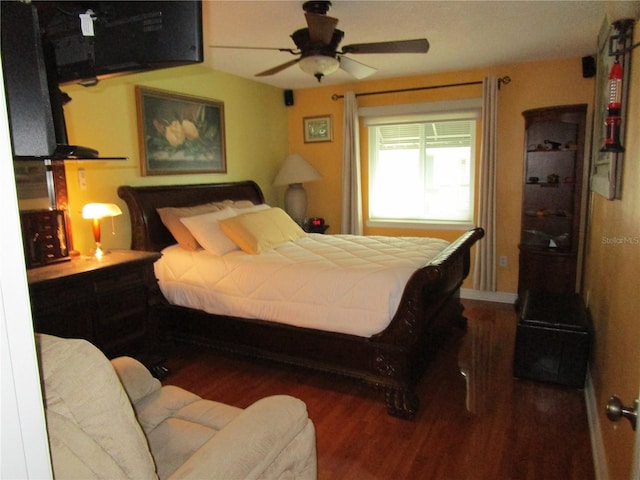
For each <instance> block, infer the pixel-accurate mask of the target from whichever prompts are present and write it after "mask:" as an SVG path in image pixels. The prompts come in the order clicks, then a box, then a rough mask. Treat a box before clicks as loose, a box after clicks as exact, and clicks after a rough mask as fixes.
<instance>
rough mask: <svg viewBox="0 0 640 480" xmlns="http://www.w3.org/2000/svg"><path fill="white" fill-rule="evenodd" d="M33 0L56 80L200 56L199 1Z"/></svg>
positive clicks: (85, 79)
mask: <svg viewBox="0 0 640 480" xmlns="http://www.w3.org/2000/svg"><path fill="white" fill-rule="evenodd" d="M34 3H36V6H37V8H38V11H39V17H40V24H41V28H42V31H43V42H45V43H47V42H48V43H50V44H51V45H52V47H53V50H54V51H55V61H56V70H57V76H58V82H59V83H60V84H67V83H84V84H91V83H95V82H96V81H97V80H99V79H103V78H107V77H110V76H114V75H121V74H125V73H132V72H138V71H144V70H155V69H159V68H167V67H174V66H179V65H188V64H192V63H199V62H202V61H203V46H202V2H201V1H187V0H185V1H141V2H129V1H102V2H101V1H97V2H95V1H67V2H34Z"/></svg>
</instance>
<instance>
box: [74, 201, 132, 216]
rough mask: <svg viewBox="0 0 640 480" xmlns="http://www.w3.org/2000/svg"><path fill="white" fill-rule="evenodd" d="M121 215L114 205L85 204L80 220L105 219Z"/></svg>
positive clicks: (120, 211)
mask: <svg viewBox="0 0 640 480" xmlns="http://www.w3.org/2000/svg"><path fill="white" fill-rule="evenodd" d="M118 215H122V210H120V207H118V205H116V204H115V203H87V204H86V205H85V206H84V207H82V218H105V217H117V216H118Z"/></svg>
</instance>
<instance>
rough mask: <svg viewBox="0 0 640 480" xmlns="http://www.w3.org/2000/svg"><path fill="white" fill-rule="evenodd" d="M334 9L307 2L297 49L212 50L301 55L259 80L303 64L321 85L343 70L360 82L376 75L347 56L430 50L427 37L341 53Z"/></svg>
mask: <svg viewBox="0 0 640 480" xmlns="http://www.w3.org/2000/svg"><path fill="white" fill-rule="evenodd" d="M330 8H331V2H330V1H325V0H312V1H307V2H304V3H303V5H302V9H303V10H304V12H305V14H304V16H305V18H306V21H307V27H306V28H301V29H299V30H296V31H295V32H293V34H292V35H291V38H292V39H293V42H294V43H295V44H296V47H297V48H296V49H293V48H271V47H231V46H217V45H212V47H214V48H241V49H251V50H278V51H280V52H289V53H291V54H293V55H299V57H298V58H296V59H294V60H289V61H288V62H286V63H283V64H281V65H278V66H276V67H273V68H270V69H269V70H265V71H264V72H260V73H258V74H256V77H266V76H270V75H275V74H276V73H279V72H281V71H283V70H285V69H287V68H289V67H291V66H293V65H295V64H299V66H300V69H301V70H302V71H304V72H305V73H308V74H310V75H313V76H314V77H316V78H317V79H318V82H320V81H322V78H323V77H325V76H326V75H331V74H332V73H334V72H335V71H336V70H338V68H341V69H342V70H344V71H346V72H347V73H349V74H351V75H353V76H354V77H355V78H357V79H362V78H365V77H368V76H369V75H372V74H374V73H375V72H376V69H375V68H373V67H370V66H368V65H365V64H363V63H360V62H357V61H355V60H353V59H351V58H349V57H346V56H345V55H346V54H360V53H427V52H428V51H429V42H428V41H427V39H426V38H420V39H414V40H396V41H390V42H374V43H354V44H351V45H345V46H343V47H342V49H341V50H338V47H339V45H340V42H341V41H342V38H343V37H344V32H343V31H342V30H338V29H337V28H336V26H337V25H338V19H337V18H333V17H329V16H327V12H328V11H329V9H330Z"/></svg>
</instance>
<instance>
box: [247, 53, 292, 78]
mask: <svg viewBox="0 0 640 480" xmlns="http://www.w3.org/2000/svg"><path fill="white" fill-rule="evenodd" d="M299 61H300V59H299V58H296V59H295V60H289V61H288V62H287V63H283V64H282V65H278V66H277V67H273V68H270V69H269V70H265V71H264V72H260V73H256V77H268V76H269V75H275V74H276V73H279V72H281V71H283V70H285V69H287V68H289V67H291V66H292V65H295V64H296V63H298V62H299Z"/></svg>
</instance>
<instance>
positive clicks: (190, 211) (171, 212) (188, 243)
mask: <svg viewBox="0 0 640 480" xmlns="http://www.w3.org/2000/svg"><path fill="white" fill-rule="evenodd" d="M221 208H222V207H221V206H220V202H211V203H205V204H202V205H195V206H193V207H164V208H158V209H157V212H158V215H160V220H162V223H163V224H164V226H165V227H167V230H169V231H170V232H171V235H173V238H175V239H176V242H178V245H180V246H181V247H182V248H184V249H186V250H197V249H198V247H199V246H200V245H198V242H197V240H196V239H195V238H194V237H193V235H192V234H191V232H189V229H188V228H187V227H186V226H184V225H183V224H182V222H181V221H180V219H181V218H184V217H192V216H194V215H201V214H203V213H208V212H217V211H219V210H221Z"/></svg>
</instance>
